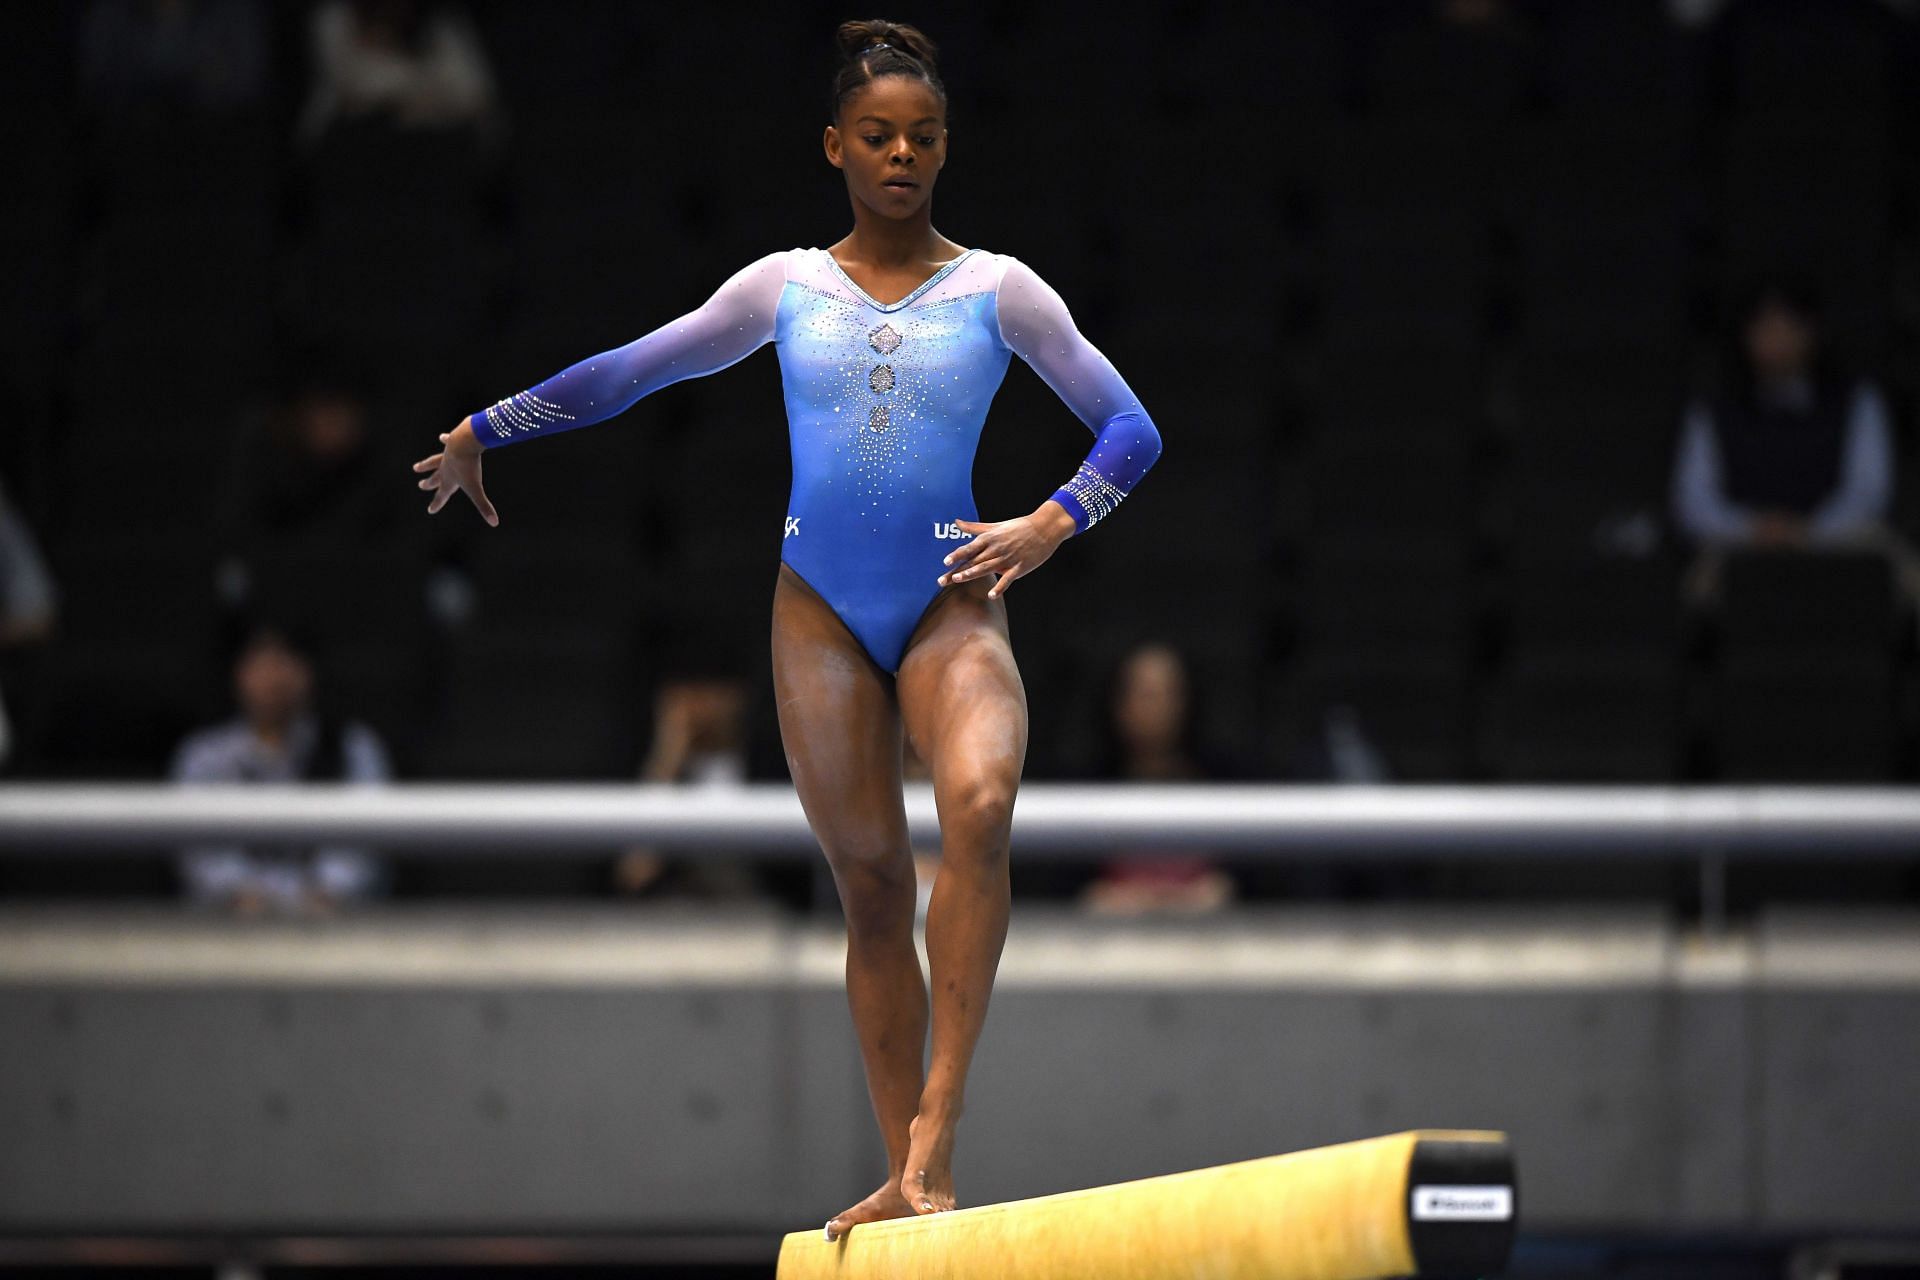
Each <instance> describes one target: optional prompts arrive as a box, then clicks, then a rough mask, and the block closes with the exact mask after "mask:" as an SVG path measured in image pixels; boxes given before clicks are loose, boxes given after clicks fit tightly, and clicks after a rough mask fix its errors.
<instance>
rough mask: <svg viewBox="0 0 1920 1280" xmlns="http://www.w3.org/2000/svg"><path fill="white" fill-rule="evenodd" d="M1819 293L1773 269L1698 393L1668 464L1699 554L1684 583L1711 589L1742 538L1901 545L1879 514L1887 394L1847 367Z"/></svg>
mask: <svg viewBox="0 0 1920 1280" xmlns="http://www.w3.org/2000/svg"><path fill="white" fill-rule="evenodd" d="M1821 321H1822V308H1821V301H1820V297H1819V294H1818V292H1817V291H1816V290H1814V289H1813V288H1811V287H1810V286H1807V285H1805V284H1802V283H1799V282H1796V281H1793V280H1789V279H1785V278H1779V279H1770V280H1767V281H1764V282H1762V283H1761V284H1759V285H1758V286H1756V287H1755V288H1753V289H1752V290H1750V291H1749V292H1748V293H1747V294H1746V295H1745V297H1744V298H1743V299H1742V301H1741V304H1740V306H1739V308H1738V310H1737V312H1736V324H1735V326H1734V328H1733V331H1732V333H1731V335H1730V341H1729V344H1728V349H1727V351H1726V353H1725V356H1724V358H1723V362H1722V363H1723V367H1722V370H1721V377H1720V378H1719V380H1718V384H1717V385H1716V386H1714V387H1713V388H1712V389H1711V390H1708V391H1706V392H1703V393H1702V394H1700V395H1698V396H1696V397H1695V398H1694V399H1693V401H1692V402H1691V403H1690V404H1689V405H1688V407H1687V413H1686V420H1685V423H1684V425H1683V429H1682V431H1681V436H1680V446H1679V452H1678V457H1677V459H1676V465H1675V467H1674V473H1673V493H1672V500H1673V509H1674V518H1675V522H1676V524H1677V525H1678V526H1679V528H1680V529H1681V531H1682V532H1683V533H1684V534H1685V535H1686V536H1687V537H1688V539H1690V540H1691V541H1692V542H1693V543H1694V544H1695V545H1696V546H1697V547H1698V548H1700V549H1701V551H1702V552H1703V554H1702V556H1701V558H1700V560H1699V562H1698V563H1697V565H1696V568H1695V571H1694V573H1693V575H1692V576H1691V578H1690V585H1689V589H1690V593H1691V594H1693V595H1694V596H1696V597H1706V596H1710V595H1712V594H1713V591H1714V585H1715V583H1716V581H1717V578H1718V566H1719V563H1720V561H1721V559H1722V557H1723V556H1724V554H1725V552H1727V551H1729V550H1734V549H1742V548H1773V549H1786V548H1806V549H1817V548H1823V547H1845V548H1860V547H1878V548H1880V549H1883V550H1886V551H1887V552H1888V553H1889V554H1891V555H1893V556H1894V557H1895V558H1896V561H1902V560H1904V559H1905V558H1906V554H1907V553H1906V550H1905V548H1904V546H1903V545H1902V544H1900V543H1899V542H1898V540H1897V539H1896V538H1895V537H1894V536H1893V534H1892V533H1891V531H1890V530H1888V529H1887V527H1886V525H1885V523H1884V519H1885V516H1886V513H1887V509H1888V506H1889V504H1890V502H1891V500H1892V493H1893V440H1892V430H1891V428H1890V426H1889V423H1888V413H1887V406H1886V401H1885V399H1884V398H1883V396H1882V395H1881V393H1880V389H1879V388H1878V387H1877V386H1876V385H1875V384H1874V383H1873V382H1872V381H1871V380H1870V379H1867V378H1864V377H1861V376H1858V375H1856V374H1853V373H1850V372H1848V371H1846V370H1844V369H1843V368H1842V367H1841V366H1840V364H1839V362H1838V361H1837V360H1836V359H1835V357H1834V354H1833V352H1832V349H1831V347H1830V346H1829V344H1828V342H1827V340H1826V335H1825V333H1824V331H1823V328H1822V323H1821Z"/></svg>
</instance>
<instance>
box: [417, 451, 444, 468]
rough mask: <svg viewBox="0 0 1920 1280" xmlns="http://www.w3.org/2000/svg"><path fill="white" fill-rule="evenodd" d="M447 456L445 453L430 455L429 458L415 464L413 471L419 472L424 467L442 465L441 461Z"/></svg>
mask: <svg viewBox="0 0 1920 1280" xmlns="http://www.w3.org/2000/svg"><path fill="white" fill-rule="evenodd" d="M446 456H447V455H446V454H445V453H435V454H429V455H428V456H426V457H424V458H422V459H420V461H418V462H416V463H414V464H413V469H414V470H415V471H419V470H421V469H422V468H424V467H437V466H439V465H440V460H441V459H442V458H444V457H446Z"/></svg>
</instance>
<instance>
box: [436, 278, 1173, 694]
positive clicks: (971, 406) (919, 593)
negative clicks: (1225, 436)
mask: <svg viewBox="0 0 1920 1280" xmlns="http://www.w3.org/2000/svg"><path fill="white" fill-rule="evenodd" d="M767 342H773V343H774V344H775V346H776V349H777V351H778V355H779V359H780V373H781V382H782V386H783V389H784V393H785V399H786V410H787V423H788V431H789V441H790V445H791V449H792V460H793V487H792V492H791V496H790V499H789V502H788V506H787V514H786V521H785V525H784V528H783V531H782V535H781V537H782V543H781V559H782V560H784V561H785V562H786V563H787V564H788V565H789V566H790V567H791V568H792V569H793V570H794V572H796V573H798V574H799V575H800V576H801V577H802V578H803V579H804V580H805V581H806V582H807V583H808V584H809V585H810V586H812V587H813V589H814V590H815V591H817V592H819V594H820V595H821V596H822V597H823V598H824V599H825V600H826V601H827V602H828V603H829V604H830V605H831V606H832V607H833V608H834V610H835V612H837V613H838V614H839V615H840V617H841V619H842V620H843V621H845V622H846V624H847V626H848V627H849V629H850V630H851V631H852V632H853V634H854V635H855V636H856V637H857V638H858V639H859V641H860V643H861V644H862V645H863V646H864V647H865V648H866V650H867V652H868V654H869V655H870V656H871V657H872V658H873V659H874V661H875V662H877V663H878V664H879V665H880V666H881V667H882V668H883V669H885V670H887V671H889V672H896V671H898V669H899V664H900V659H901V657H902V655H903V653H904V651H905V647H906V643H907V640H908V638H909V636H910V635H911V634H912V631H913V627H914V624H915V623H916V622H917V621H918V620H919V617H920V615H921V613H922V611H923V610H924V609H925V607H926V605H927V604H928V603H930V602H931V600H932V599H933V597H934V596H935V595H937V594H938V592H939V587H938V584H937V579H938V577H939V575H940V574H941V572H942V571H943V566H942V564H941V561H942V559H943V558H944V556H945V555H946V552H947V551H948V550H949V549H950V544H951V543H952V542H954V541H956V540H965V539H967V538H968V537H970V536H971V535H968V534H966V533H963V532H961V531H960V530H959V529H957V528H956V527H955V525H954V523H953V522H954V521H956V520H968V521H972V520H977V519H978V515H977V512H976V508H975V506H974V501H973V491H972V474H973V459H974V453H975V451H976V448H977V446H978V444H979V440H980V430H981V427H982V425H983V424H984V423H985V420H986V413H987V407H988V405H989V404H990V403H991V402H992V400H993V396H994V393H995V392H996V391H998V390H999V387H1000V384H1001V382H1002V380H1003V379H1004V377H1005V374H1006V369H1007V363H1008V360H1009V359H1010V358H1011V357H1012V356H1013V355H1016V354H1017V355H1019V356H1020V358H1021V359H1023V360H1025V361H1026V362H1027V363H1028V364H1029V365H1030V366H1032V368H1033V370H1034V372H1036V373H1037V374H1038V375H1039V376H1040V378H1041V379H1042V380H1043V381H1044V382H1045V383H1046V384H1047V385H1048V386H1049V387H1051V388H1052V389H1053V391H1054V393H1055V394H1056V395H1058V396H1059V397H1060V399H1061V400H1062V401H1063V402H1064V403H1065V404H1066V405H1067V407H1068V408H1070V409H1071V410H1072V411H1073V412H1074V414H1075V415H1076V416H1078V417H1079V419H1080V420H1081V421H1082V422H1083V423H1085V424H1086V426H1087V427H1088V429H1089V430H1091V431H1092V432H1093V433H1094V442H1093V447H1092V449H1091V451H1090V452H1089V453H1088V455H1087V457H1086V460H1085V461H1083V462H1082V463H1081V464H1080V465H1079V467H1078V468H1077V469H1076V471H1075V473H1074V475H1073V476H1072V477H1071V478H1070V479H1068V480H1067V482H1066V483H1065V484H1063V485H1061V486H1060V488H1059V489H1057V490H1056V491H1055V492H1054V494H1053V495H1052V496H1053V500H1054V501H1056V502H1058V503H1059V504H1060V506H1061V507H1062V508H1064V509H1065V510H1066V512H1067V513H1068V515H1070V516H1072V517H1073V522H1074V527H1075V531H1076V532H1077V533H1078V532H1085V531H1086V530H1087V529H1088V528H1090V527H1091V526H1092V525H1093V524H1094V523H1095V522H1097V521H1098V520H1100V519H1101V518H1102V517H1104V516H1106V515H1108V514H1109V513H1111V512H1112V511H1113V509H1114V507H1116V506H1117V505H1118V504H1119V502H1120V501H1121V499H1123V498H1124V497H1125V496H1126V495H1127V494H1128V493H1129V492H1131V491H1132V489H1133V486H1134V485H1135V484H1136V483H1137V482H1138V481H1139V479H1140V477H1141V476H1143V475H1145V474H1146V472H1147V469H1148V468H1149V467H1151V466H1152V465H1153V463H1154V461H1155V460H1156V459H1157V458H1158V457H1159V456H1160V433H1159V431H1158V429H1157V428H1156V427H1155V425H1154V423H1153V420H1152V419H1151V418H1150V417H1149V416H1148V415H1147V412H1146V410H1145V409H1144V408H1143V407H1142V406H1141V404H1140V401H1139V398H1138V397H1136V396H1135V395H1134V394H1133V392H1132V390H1131V389H1130V388H1129V387H1128V386H1127V384H1126V381H1125V380H1124V379H1123V378H1121V376H1120V374H1119V372H1118V371H1117V370H1116V369H1115V368H1114V367H1113V364H1112V362H1111V361H1109V360H1108V359H1107V357H1106V356H1105V355H1104V354H1102V353H1101V352H1100V350H1099V349H1098V348H1097V347H1095V346H1094V345H1093V344H1092V343H1091V342H1089V341H1088V340H1087V339H1086V337H1085V336H1084V335H1083V334H1081V332H1080V331H1079V329H1078V327H1077V326H1076V325H1075V324H1074V322H1073V318H1072V316H1071V315H1070V314H1069V312H1068V310H1067V307H1066V304H1065V303H1064V302H1063V301H1062V300H1061V298H1060V295H1059V294H1058V293H1056V292H1055V291H1054V290H1053V289H1052V288H1051V287H1049V286H1048V285H1047V283H1046V282H1045V281H1044V280H1042V279H1041V278H1040V277H1039V276H1038V275H1036V274H1035V273H1034V272H1033V270H1032V269H1031V268H1029V267H1028V266H1027V265H1026V264H1025V263H1023V262H1021V261H1020V260H1019V259H1017V258H1014V257H1012V256H1010V255H1007V254H999V253H992V252H989V251H987V250H983V249H968V250H966V251H964V252H963V253H961V254H960V256H959V257H957V258H955V259H953V260H952V261H951V262H948V263H947V264H946V265H945V266H943V267H941V268H940V269H939V270H938V271H936V272H935V273H934V274H933V275H932V276H931V277H929V278H928V279H927V280H926V281H924V282H923V283H921V284H920V285H919V286H918V287H917V288H915V289H914V290H913V291H912V292H911V293H909V294H908V295H907V296H906V297H904V298H901V299H899V300H897V301H895V302H888V303H883V302H879V301H877V300H875V299H874V298H872V297H870V296H868V295H867V293H866V292H865V291H864V290H862V289H861V288H860V287H859V286H858V285H856V284H855V283H854V282H853V281H852V279H851V278H849V277H848V276H847V274H846V273H845V272H844V271H843V270H842V269H841V268H840V265H839V263H838V262H836V261H835V260H834V258H833V256H832V254H830V253H829V252H828V251H826V250H825V249H819V248H796V249H787V250H782V251H780V252H777V253H770V254H768V255H766V256H765V257H763V258H759V259H757V260H756V261H754V262H752V263H749V264H748V265H747V266H745V267H743V268H741V269H740V270H739V271H737V272H735V273H734V274H733V275H732V276H731V277H729V278H728V279H727V280H726V282H725V283H723V284H722V285H721V286H720V287H719V289H717V290H715V292H714V294H713V296H712V297H710V298H709V299H707V301H706V302H705V303H704V304H702V305H701V306H700V307H698V308H697V309H695V310H693V311H691V312H688V313H687V314H686V315H683V316H681V317H679V318H678V319H676V320H672V321H669V322H668V323H666V324H664V325H662V326H660V327H659V328H658V329H655V330H653V331H652V332H651V333H648V334H645V335H643V336H642V337H639V338H636V339H635V340H634V341H632V342H630V343H627V344H626V345H625V346H622V347H616V348H613V349H612V350H609V351H603V352H601V353H600V354H599V355H595V356H589V357H588V358H587V359H585V360H581V361H579V362H578V363H576V364H574V365H571V366H569V367H568V368H566V369H563V370H561V371H560V372H559V373H557V374H555V375H553V376H552V377H551V378H548V379H547V380H545V381H544V382H541V383H539V384H537V385H536V386H534V387H532V388H531V389H529V390H526V391H522V392H520V393H518V394H516V395H512V396H508V397H506V398H505V399H503V400H500V401H497V402H496V403H494V404H493V405H491V406H489V407H488V408H486V409H482V410H480V411H479V412H478V413H475V414H474V415H473V429H474V435H475V436H476V437H477V438H478V439H479V440H480V441H481V442H482V443H483V444H484V445H485V446H487V447H488V448H497V447H499V446H500V445H502V444H506V443H510V442H512V441H515V440H522V439H526V438H529V437H531V436H537V435H552V434H554V433H555V432H560V431H568V430H571V429H573V428H575V427H582V426H586V425H588V424H589V423H594V422H599V421H602V420H604V419H606V418H610V417H612V416H613V415H615V414H617V413H619V412H620V411H622V410H623V409H626V408H627V407H628V406H630V405H631V404H633V403H634V402H635V401H636V400H639V399H640V398H641V397H643V396H645V395H647V394H649V393H651V392H653V391H657V390H659V389H660V388H661V387H664V386H667V385H669V384H671V383H675V382H679V381H681V380H683V379H686V378H692V377H698V376H701V375H703V374H709V373H714V372H716V371H718V370H720V369H724V368H726V367H727V366H728V365H731V364H734V363H736V362H737V361H739V360H742V359H744V358H745V357H746V356H748V355H750V354H752V353H753V352H754V351H756V350H758V349H759V348H760V347H761V346H762V345H764V344H765V343H767Z"/></svg>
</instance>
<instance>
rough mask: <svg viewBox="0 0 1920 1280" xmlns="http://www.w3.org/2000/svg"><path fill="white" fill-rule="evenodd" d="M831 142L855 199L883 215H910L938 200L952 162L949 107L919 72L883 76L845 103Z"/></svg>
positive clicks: (830, 151) (832, 158) (830, 153)
mask: <svg viewBox="0 0 1920 1280" xmlns="http://www.w3.org/2000/svg"><path fill="white" fill-rule="evenodd" d="M825 144H826V149H827V160H828V161H829V162H830V163H831V164H833V166H834V167H835V168H838V169H840V170H842V171H843V172H844V173H845V174H846V176H847V190H848V192H849V193H851V194H852V196H853V198H854V199H856V200H858V201H860V202H861V203H863V204H865V205H866V206H867V207H868V208H870V209H872V210H873V211H874V212H876V213H878V214H880V215H881V216H882V217H887V218H905V217H907V216H909V215H911V214H914V213H916V212H918V211H919V210H921V209H923V208H925V207H926V205H927V202H928V201H930V200H932V199H933V183H934V180H935V179H936V178H937V177H938V176H939V174H940V166H942V165H944V164H945V163H946V162H947V112H946V108H945V107H944V106H942V105H941V102H940V98H939V96H938V95H937V94H935V93H934V91H933V89H932V88H931V87H930V86H929V85H928V84H927V82H926V81H925V80H922V79H920V78H919V77H918V76H904V75H894V76H881V77H880V78H879V79H878V80H875V81H873V82H872V83H871V84H868V85H866V86H865V87H863V88H862V89H861V90H860V91H859V92H858V93H856V94H854V95H853V97H851V98H849V99H847V101H846V103H845V104H844V105H842V106H841V108H840V118H839V121H838V122H837V123H836V124H830V125H828V126H827V134H826V138H825Z"/></svg>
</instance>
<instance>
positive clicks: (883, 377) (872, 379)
mask: <svg viewBox="0 0 1920 1280" xmlns="http://www.w3.org/2000/svg"><path fill="white" fill-rule="evenodd" d="M867 385H868V386H869V387H872V388H873V389H874V390H875V391H891V390H893V366H892V365H890V364H877V365H875V366H873V372H872V373H869V374H868V375H867Z"/></svg>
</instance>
